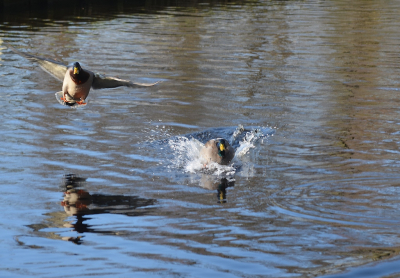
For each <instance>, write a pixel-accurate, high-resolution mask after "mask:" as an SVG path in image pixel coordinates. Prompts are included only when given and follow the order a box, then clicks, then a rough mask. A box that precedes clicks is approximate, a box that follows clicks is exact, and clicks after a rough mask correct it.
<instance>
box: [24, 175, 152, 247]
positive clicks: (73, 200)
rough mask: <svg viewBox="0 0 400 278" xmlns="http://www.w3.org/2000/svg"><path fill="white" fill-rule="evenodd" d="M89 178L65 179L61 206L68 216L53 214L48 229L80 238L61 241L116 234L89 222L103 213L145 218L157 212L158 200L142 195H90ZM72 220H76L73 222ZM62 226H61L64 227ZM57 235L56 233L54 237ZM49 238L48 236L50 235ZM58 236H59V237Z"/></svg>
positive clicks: (36, 228) (38, 228)
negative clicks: (70, 233)
mask: <svg viewBox="0 0 400 278" xmlns="http://www.w3.org/2000/svg"><path fill="white" fill-rule="evenodd" d="M85 185H86V179H85V178H82V177H79V176H76V175H73V174H68V175H65V176H64V179H63V184H62V190H63V191H64V196H63V201H61V203H60V204H61V206H62V207H63V208H64V211H65V213H66V215H67V218H65V214H60V213H58V212H56V213H50V214H51V215H50V214H49V216H50V219H47V220H48V221H49V222H50V224H49V225H46V226H47V227H54V226H56V227H59V228H61V227H64V228H71V229H72V230H71V231H73V232H76V233H78V234H79V236H75V235H74V236H61V237H60V239H63V240H67V241H71V242H74V243H76V244H80V243H81V239H82V237H83V236H84V235H83V234H85V233H98V234H110V235H114V234H115V233H116V232H115V231H113V230H103V229H101V226H100V228H99V226H97V227H98V228H94V227H93V226H92V225H90V224H88V223H86V222H87V221H88V220H90V219H92V217H91V215H95V214H97V215H101V214H120V215H125V216H144V215H148V214H149V213H151V212H152V211H153V210H154V205H155V203H156V200H155V199H146V198H141V197H138V196H125V195H104V194H95V193H89V192H88V191H87V190H85ZM71 218H72V219H73V220H71ZM60 224H61V225H60ZM104 224H110V223H104ZM30 227H31V228H33V229H34V231H36V232H42V230H43V228H44V227H43V225H36V224H34V225H31V226H30ZM55 234H56V233H53V232H52V236H51V237H54V236H56V235H55ZM46 237H48V235H47V236H46ZM56 237H57V236H56Z"/></svg>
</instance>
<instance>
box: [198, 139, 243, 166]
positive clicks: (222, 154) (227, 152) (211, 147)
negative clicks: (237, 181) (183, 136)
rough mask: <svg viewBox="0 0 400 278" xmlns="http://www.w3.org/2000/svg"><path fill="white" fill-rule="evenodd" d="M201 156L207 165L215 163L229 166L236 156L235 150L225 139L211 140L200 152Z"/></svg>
mask: <svg viewBox="0 0 400 278" xmlns="http://www.w3.org/2000/svg"><path fill="white" fill-rule="evenodd" d="M200 156H201V158H202V159H203V160H204V164H205V165H207V164H208V163H210V162H215V163H218V164H221V165H228V164H229V163H230V162H231V160H232V159H233V157H234V156H235V150H234V149H233V148H232V147H231V145H230V144H229V142H228V141H227V140H225V139H223V138H216V139H211V140H210V141H208V142H207V143H206V144H205V145H204V147H203V148H202V149H201V150H200Z"/></svg>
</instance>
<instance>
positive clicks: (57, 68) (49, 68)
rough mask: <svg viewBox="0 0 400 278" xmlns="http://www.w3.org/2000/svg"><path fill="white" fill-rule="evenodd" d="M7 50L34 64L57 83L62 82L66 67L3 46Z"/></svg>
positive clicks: (56, 62)
mask: <svg viewBox="0 0 400 278" xmlns="http://www.w3.org/2000/svg"><path fill="white" fill-rule="evenodd" d="M4 45H5V46H6V47H7V48H8V49H10V50H11V51H13V52H14V53H16V54H18V55H21V56H22V57H25V58H27V59H29V60H31V61H34V62H36V63H38V64H39V66H40V67H41V68H42V69H43V70H44V71H45V72H47V73H48V74H50V75H51V76H53V77H54V78H56V79H57V80H59V81H63V80H64V76H65V73H66V71H67V66H66V65H64V64H63V63H61V62H58V61H55V60H52V59H48V58H43V57H39V56H35V55H32V54H28V53H25V52H21V51H19V50H17V49H15V48H14V47H12V46H11V45H8V44H4Z"/></svg>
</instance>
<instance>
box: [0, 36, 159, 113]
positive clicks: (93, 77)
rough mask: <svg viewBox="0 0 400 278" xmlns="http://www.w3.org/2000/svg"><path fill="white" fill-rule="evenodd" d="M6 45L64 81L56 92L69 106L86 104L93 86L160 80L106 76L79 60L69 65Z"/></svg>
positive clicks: (114, 85)
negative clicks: (133, 79)
mask: <svg viewBox="0 0 400 278" xmlns="http://www.w3.org/2000/svg"><path fill="white" fill-rule="evenodd" d="M4 45H5V46H6V47H8V48H9V49H10V50H12V51H13V52H15V53H17V54H19V55H21V56H23V57H25V58H27V59H29V60H31V61H34V62H36V63H38V64H39V66H40V67H41V68H42V69H43V70H44V71H46V72H47V73H49V74H50V75H52V76H53V77H55V78H56V79H58V80H59V81H62V82H63V86H62V91H61V92H58V93H56V97H57V96H58V97H59V99H60V100H61V102H62V104H65V105H69V106H73V105H85V104H86V103H85V99H86V98H87V97H88V95H89V91H90V89H91V88H93V89H105V88H116V87H120V86H126V87H130V88H137V87H150V86H154V85H155V84H157V83H159V82H160V81H158V82H155V83H134V82H131V81H129V80H124V79H119V78H116V77H110V76H105V75H102V74H100V73H94V72H92V71H89V70H87V69H83V68H82V67H81V65H80V64H79V63H78V62H75V63H73V64H72V66H67V65H64V64H63V63H61V62H58V61H54V60H52V59H48V58H43V57H39V56H35V55H32V54H28V53H25V52H21V51H19V50H17V49H15V48H14V47H12V46H10V45H7V44H4Z"/></svg>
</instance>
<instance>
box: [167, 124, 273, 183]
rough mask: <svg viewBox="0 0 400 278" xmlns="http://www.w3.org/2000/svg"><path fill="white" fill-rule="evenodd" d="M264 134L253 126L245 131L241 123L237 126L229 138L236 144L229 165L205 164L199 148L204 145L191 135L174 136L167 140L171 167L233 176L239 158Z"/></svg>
mask: <svg viewBox="0 0 400 278" xmlns="http://www.w3.org/2000/svg"><path fill="white" fill-rule="evenodd" d="M244 132H245V133H244ZM265 136H266V135H264V134H263V132H262V131H261V129H258V128H254V129H251V130H250V129H248V130H247V131H246V130H245V129H244V128H243V126H242V125H240V126H238V127H237V128H236V130H235V131H234V132H233V134H232V137H231V138H230V143H231V145H232V146H235V145H236V146H238V147H237V149H236V154H235V158H234V159H233V161H232V163H231V164H230V165H220V164H218V163H209V164H208V165H205V164H204V163H203V161H202V159H201V156H200V150H201V149H202V147H204V144H203V143H202V142H200V141H199V140H197V139H196V138H193V137H191V138H187V137H184V136H180V137H175V138H173V139H170V140H169V141H168V145H169V147H170V148H171V149H172V150H173V158H172V159H171V162H172V163H171V164H172V165H171V167H173V168H178V169H183V170H184V171H185V172H187V173H196V172H201V173H205V174H210V175H216V176H233V175H234V174H235V172H236V170H237V168H238V165H240V164H241V162H240V160H241V159H242V158H243V157H244V156H245V155H247V154H248V153H249V151H250V150H251V149H253V148H255V147H256V143H257V142H259V140H260V139H261V140H262V138H264V137H265Z"/></svg>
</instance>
